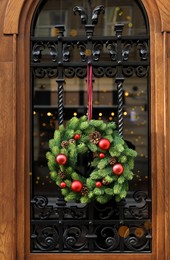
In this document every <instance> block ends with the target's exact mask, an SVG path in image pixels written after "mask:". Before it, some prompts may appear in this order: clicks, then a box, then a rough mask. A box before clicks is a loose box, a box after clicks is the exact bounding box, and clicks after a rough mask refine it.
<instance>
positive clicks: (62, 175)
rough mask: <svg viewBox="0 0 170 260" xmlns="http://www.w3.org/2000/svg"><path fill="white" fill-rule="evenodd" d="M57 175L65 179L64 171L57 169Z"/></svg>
mask: <svg viewBox="0 0 170 260" xmlns="http://www.w3.org/2000/svg"><path fill="white" fill-rule="evenodd" d="M58 175H59V176H60V178H61V179H65V178H66V173H65V172H62V171H59V172H58Z"/></svg>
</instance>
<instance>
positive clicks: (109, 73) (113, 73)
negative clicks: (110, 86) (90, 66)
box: [105, 67, 117, 78]
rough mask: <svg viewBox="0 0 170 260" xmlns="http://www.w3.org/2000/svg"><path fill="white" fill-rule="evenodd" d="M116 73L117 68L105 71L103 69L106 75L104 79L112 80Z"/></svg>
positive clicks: (108, 68)
mask: <svg viewBox="0 0 170 260" xmlns="http://www.w3.org/2000/svg"><path fill="white" fill-rule="evenodd" d="M116 73H117V68H116V67H115V68H114V67H113V68H112V67H107V68H106V69H105V75H106V77H108V78H113V77H114V76H115V75H116Z"/></svg>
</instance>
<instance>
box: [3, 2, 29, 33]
mask: <svg viewBox="0 0 170 260" xmlns="http://www.w3.org/2000/svg"><path fill="white" fill-rule="evenodd" d="M24 2H25V0H17V3H16V0H8V4H7V8H6V11H5V19H4V25H3V33H4V34H18V27H19V19H20V14H21V11H22V8H23V5H24Z"/></svg>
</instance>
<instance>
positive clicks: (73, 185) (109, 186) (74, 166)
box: [46, 116, 136, 204]
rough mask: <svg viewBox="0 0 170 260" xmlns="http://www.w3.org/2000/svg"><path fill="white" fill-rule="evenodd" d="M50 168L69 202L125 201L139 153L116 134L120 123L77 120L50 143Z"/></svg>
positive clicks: (73, 120) (68, 123)
mask: <svg viewBox="0 0 170 260" xmlns="http://www.w3.org/2000/svg"><path fill="white" fill-rule="evenodd" d="M49 147H50V151H48V152H47V154H46V157H47V160H48V167H49V170H50V176H51V178H52V180H54V181H55V182H56V185H57V186H58V187H60V188H61V193H62V195H63V197H64V199H65V201H67V202H68V201H76V202H81V203H89V202H91V201H92V200H96V201H97V202H99V203H102V204H104V203H106V202H108V201H109V200H110V199H112V198H113V197H115V200H116V201H120V200H121V199H123V198H125V197H126V195H127V191H128V182H129V181H130V180H132V179H133V175H134V174H133V172H132V169H133V168H134V157H135V156H136V151H134V150H133V149H130V148H129V147H128V145H127V144H126V142H125V141H124V140H123V139H122V138H121V137H120V136H119V134H118V132H117V131H116V124H115V123H112V122H109V123H105V122H103V121H102V120H88V119H87V117H86V116H82V117H81V118H77V117H73V118H71V120H70V121H68V122H67V125H66V127H65V126H64V125H60V126H59V128H58V130H55V132H54V138H53V139H51V140H50V141H49Z"/></svg>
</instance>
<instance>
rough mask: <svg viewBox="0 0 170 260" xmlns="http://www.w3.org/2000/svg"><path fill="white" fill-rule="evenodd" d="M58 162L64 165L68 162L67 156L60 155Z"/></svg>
mask: <svg viewBox="0 0 170 260" xmlns="http://www.w3.org/2000/svg"><path fill="white" fill-rule="evenodd" d="M56 162H57V163H58V164H61V165H64V164H66V162H67V156H66V155H65V154H59V155H57V157H56Z"/></svg>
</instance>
